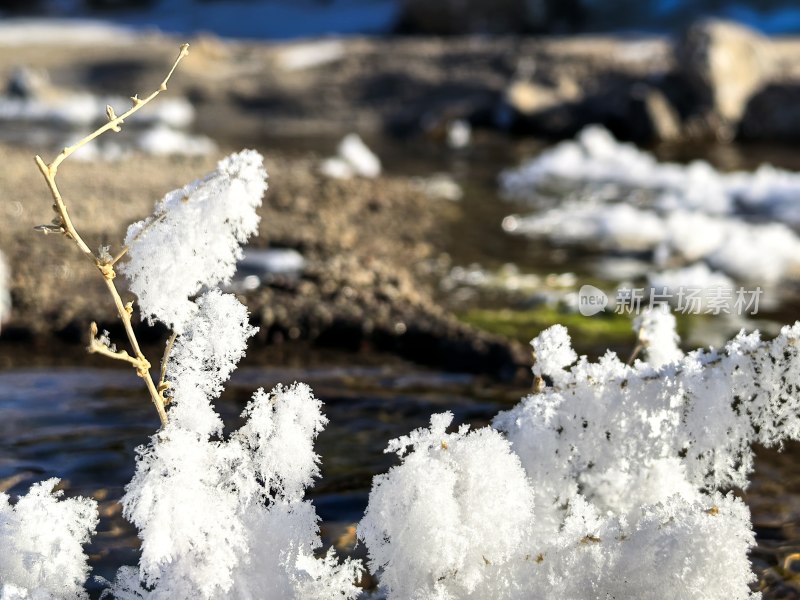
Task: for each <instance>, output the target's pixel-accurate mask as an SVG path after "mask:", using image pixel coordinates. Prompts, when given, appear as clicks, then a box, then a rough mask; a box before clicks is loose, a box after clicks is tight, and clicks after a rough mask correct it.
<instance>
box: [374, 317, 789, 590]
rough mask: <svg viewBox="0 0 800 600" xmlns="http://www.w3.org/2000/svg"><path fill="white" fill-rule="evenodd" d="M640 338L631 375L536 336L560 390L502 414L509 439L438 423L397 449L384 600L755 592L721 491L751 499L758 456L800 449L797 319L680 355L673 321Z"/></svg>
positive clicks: (563, 338)
mask: <svg viewBox="0 0 800 600" xmlns="http://www.w3.org/2000/svg"><path fill="white" fill-rule="evenodd" d="M637 328H638V330H639V335H640V340H641V341H642V342H643V344H644V345H645V346H646V350H647V358H648V361H649V362H643V361H637V362H636V363H635V364H634V365H632V366H629V365H626V364H624V363H623V362H621V361H620V360H619V359H618V358H617V356H616V355H615V354H613V353H608V354H606V355H605V356H603V357H602V358H601V359H600V360H599V361H598V362H596V363H590V362H589V361H588V360H587V359H586V357H581V358H580V359H578V358H577V356H576V354H575V352H574V350H572V347H571V344H570V340H569V337H568V335H567V334H566V330H565V329H564V328H563V327H561V326H555V327H553V328H551V329H549V330H546V331H545V332H543V334H542V335H540V336H539V337H538V338H537V339H536V340H534V342H533V346H534V349H535V353H536V356H537V361H536V367H535V372H536V374H537V375H540V376H541V377H543V378H545V379H546V380H547V381H549V382H552V385H548V386H546V387H544V389H543V390H541V391H540V392H537V393H534V394H532V395H530V396H529V397H527V398H525V399H524V400H523V401H522V402H521V403H520V404H519V405H518V406H516V407H514V408H513V409H511V410H509V411H505V412H501V413H500V414H498V415H497V416H496V417H495V419H494V421H493V426H494V427H495V428H496V429H498V430H499V431H501V432H504V433H505V439H503V438H494V437H492V436H493V435H494V434H493V432H491V430H489V429H482V430H479V431H478V432H474V433H472V434H467V433H466V430H464V429H462V430H460V431H459V432H458V433H456V434H447V433H445V428H446V427H447V425H449V423H450V421H451V419H452V417H451V416H450V415H437V416H435V417H434V418H433V419H432V421H431V428H430V430H418V431H416V432H414V433H412V434H411V435H410V436H409V437H407V438H401V439H400V440H396V441H394V442H392V443H391V444H390V447H389V450H394V451H398V453H399V454H401V456H403V455H405V452H406V450H405V449H406V448H407V447H408V446H411V449H412V452H411V453H410V454H408V455H407V456H405V458H404V461H403V463H402V464H401V465H400V466H398V467H394V468H393V469H391V470H390V471H389V472H388V473H387V474H386V475H381V476H379V477H378V478H376V479H375V481H374V483H373V489H372V493H371V495H370V501H369V506H368V508H367V514H366V516H365V518H364V520H363V521H362V523H361V526H360V537H361V539H363V540H364V541H365V542H366V544H367V547H368V550H369V554H370V564H371V566H372V567H373V569H378V575H379V577H380V584H381V587H382V589H383V591H384V592H385V593H386V595H387V598H389V599H390V600H392V599H401V598H403V599H405V598H436V599H448V600H449V599H452V600H455V599H462V598H467V599H470V600H497V599H509V600H510V599H515V600H516V599H519V600H523V599H528V598H532V597H537V598H538V597H541V598H556V597H557V598H569V599H579V598H643V599H652V600H657V599H660V598H664V597H669V598H680V599H686V600H689V599H692V598H706V599H712V600H731V599H733V600H745V599H754V598H758V597H760V595H759V594H757V593H753V592H751V590H750V584H751V583H752V582H753V581H754V580H755V575H754V574H753V572H752V570H751V568H750V563H749V559H748V552H749V550H750V548H751V547H752V546H753V545H754V544H755V536H754V533H753V531H752V529H751V525H750V518H749V511H748V509H747V507H746V506H745V505H744V503H743V502H742V501H741V500H740V499H738V498H736V497H735V496H734V495H733V494H731V493H730V492H728V493H725V490H728V489H730V488H732V487H742V488H744V487H746V486H747V478H748V475H749V474H750V472H751V471H752V468H753V451H752V449H751V444H752V443H755V442H757V443H760V444H764V445H766V446H775V445H778V444H780V443H781V442H782V441H783V440H786V439H798V438H800V416H799V415H800V410H799V409H800V401H798V399H797V397H796V394H795V393H794V391H795V390H796V389H797V387H798V386H800V352H799V351H798V346H800V323H798V324H796V325H794V326H792V327H788V326H787V327H785V328H784V329H783V330H782V331H781V334H780V335H779V336H778V337H777V338H776V339H774V340H773V341H771V342H762V341H761V340H760V338H759V335H758V333H754V334H749V335H746V334H744V333H741V334H739V335H738V336H737V337H736V338H735V339H733V340H732V341H730V342H729V343H728V344H727V345H726V346H725V347H724V348H723V349H722V350H719V351H713V350H711V351H702V350H698V351H695V352H692V353H690V354H687V355H684V354H683V353H682V352H681V351H680V350H679V349H678V346H677V342H678V340H677V336H676V334H675V331H674V318H670V315H669V314H668V313H665V312H661V311H655V312H652V313H650V314H647V315H645V316H644V317H643V318H642V319H641V320H640V321H639V323H638V324H637ZM576 361H577V362H576ZM470 436H475V438H474V444H469V443H468V442H471V441H472V438H471V437H470ZM489 439H491V440H493V443H492V444H486V445H483V444H482V443H481V444H478V443H477V440H489ZM506 440H507V442H508V443H510V444H511V450H512V451H513V454H509V453H508V447H507V445H506V443H507V442H506ZM459 444H460V445H462V447H463V448H464V449H463V450H461V451H460V452H463V454H459V453H458V452H459V451H458V450H456V449H457V448H459ZM454 450H456V451H455V452H454ZM467 454H468V455H469V461H468V462H465V463H462V462H461V461H460V460H457V459H456V458H455V457H456V456H459V457H460V456H465V455H467ZM515 455H516V456H515ZM517 457H518V458H519V459H520V460H521V463H522V467H523V468H524V470H525V476H526V478H527V483H525V482H523V481H522V480H521V479H520V478H519V476H518V474H517V471H516V468H517V467H516V465H517V463H516V459H517ZM472 466H475V467H476V468H478V469H483V473H482V476H481V477H480V485H476V486H474V487H473V486H472V485H471V484H469V483H467V482H470V481H471V479H470V478H471V476H472V475H471V473H472V471H471V467H472ZM498 469H499V470H498ZM501 490H502V491H501ZM530 493H533V503H531V501H530V496H529V494H530ZM492 496H493V497H494V499H492ZM509 502H516V503H517V506H516V508H515V509H512V508H511V506H509V505H508V504H507V503H509ZM472 514H476V515H480V516H481V520H480V521H479V522H478V523H474V522H473V520H472V516H471V515H472ZM487 522H488V523H489V525H490V527H486V523H487ZM492 552H494V553H493V554H492ZM479 559H480V560H479Z"/></svg>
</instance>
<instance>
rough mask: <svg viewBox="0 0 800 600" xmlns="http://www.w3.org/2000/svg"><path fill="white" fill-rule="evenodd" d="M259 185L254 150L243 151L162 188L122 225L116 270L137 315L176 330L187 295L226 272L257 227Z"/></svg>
mask: <svg viewBox="0 0 800 600" xmlns="http://www.w3.org/2000/svg"><path fill="white" fill-rule="evenodd" d="M266 189H267V183H266V171H265V170H264V167H263V166H262V159H261V156H260V155H259V154H258V153H257V152H255V151H254V150H245V151H243V152H240V153H238V154H233V155H231V156H229V157H227V158H225V159H223V160H221V161H220V162H219V164H218V165H217V170H216V171H214V172H213V173H211V174H210V175H208V176H207V177H205V178H204V179H201V180H198V181H195V182H193V183H190V184H189V185H187V186H185V187H183V188H181V189H178V190H174V191H172V192H170V193H169V194H167V195H166V196H165V197H164V199H163V200H161V202H159V203H158V205H157V206H156V209H155V212H154V214H153V215H152V216H150V217H148V218H147V219H144V220H142V221H139V222H138V223H134V224H133V225H131V226H130V227H129V228H128V233H127V235H126V237H125V245H126V246H128V248H129V250H128V255H129V260H128V262H126V263H125V264H124V265H123V266H122V269H121V271H122V272H123V273H124V274H125V276H126V277H127V278H128V281H129V284H130V289H131V291H132V292H133V293H134V294H136V297H137V298H138V300H139V310H140V311H141V313H142V316H144V317H146V318H148V319H149V320H151V321H153V320H157V321H161V322H162V323H164V324H166V325H168V326H170V327H171V328H172V329H174V330H175V331H177V332H178V333H182V332H183V330H184V328H185V327H186V323H187V321H188V320H189V319H190V318H191V317H192V314H193V313H194V311H195V310H196V306H195V304H194V303H193V302H192V301H191V297H192V296H194V295H195V294H197V293H198V292H199V291H200V290H201V289H203V288H206V287H214V286H216V285H218V284H219V283H222V282H226V281H228V280H229V279H230V277H231V276H232V275H233V273H234V271H235V269H236V261H237V259H239V258H241V256H242V249H241V244H242V243H244V242H245V241H246V240H247V238H248V237H250V236H251V235H253V234H254V233H255V232H256V231H257V229H258V216H257V214H256V208H258V207H259V206H261V197H262V195H263V194H264V191H265V190H266Z"/></svg>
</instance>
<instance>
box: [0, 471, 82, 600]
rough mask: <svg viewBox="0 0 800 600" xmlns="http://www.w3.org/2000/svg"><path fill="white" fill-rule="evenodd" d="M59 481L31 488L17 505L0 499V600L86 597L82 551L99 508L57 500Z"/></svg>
mask: <svg viewBox="0 0 800 600" xmlns="http://www.w3.org/2000/svg"><path fill="white" fill-rule="evenodd" d="M57 484H58V479H49V480H47V481H43V482H41V483H37V484H35V485H33V486H31V489H30V491H29V492H28V493H27V494H26V495H25V496H22V497H21V498H19V500H18V501H17V503H16V504H15V505H13V506H12V505H11V504H10V503H9V500H10V499H9V497H8V496H7V495H6V494H3V493H0V598H2V599H3V600H6V599H8V600H12V599H15V600H16V599H17V598H20V599H21V598H31V599H36V600H73V599H74V600H78V599H83V598H87V597H88V596H87V595H86V593H85V592H84V590H83V582H84V581H85V580H86V577H87V575H88V574H89V567H88V565H87V557H86V555H85V554H84V552H83V545H84V544H86V543H87V542H88V541H89V538H90V536H91V535H92V534H93V533H94V530H95V527H96V525H97V503H96V502H95V501H94V500H89V499H86V498H69V499H65V500H60V499H59V497H60V496H61V495H62V494H63V492H54V491H53V490H54V488H55V486H56V485H57Z"/></svg>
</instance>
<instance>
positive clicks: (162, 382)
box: [158, 331, 178, 406]
mask: <svg viewBox="0 0 800 600" xmlns="http://www.w3.org/2000/svg"><path fill="white" fill-rule="evenodd" d="M177 338H178V334H177V333H175V332H174V331H173V332H172V335H171V336H169V340H167V346H166V348H164V356H162V357H161V376H160V377H159V378H158V393H159V394H160V395H161V400H162V402H164V405H165V406H166V405H167V404H169V398H167V397H166V396H165V395H164V393H165V392H166V391H167V390H168V389H169V388H170V385H169V382H168V381H167V363H168V362H169V355H170V353H171V352H172V346H174V345H175V340H176V339H177Z"/></svg>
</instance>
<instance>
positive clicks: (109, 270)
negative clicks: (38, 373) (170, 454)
mask: <svg viewBox="0 0 800 600" xmlns="http://www.w3.org/2000/svg"><path fill="white" fill-rule="evenodd" d="M187 54H189V44H183V45H182V46H181V47H180V52H179V53H178V57H177V58H176V59H175V62H174V63H173V64H172V68H171V69H170V70H169V72H168V73H167V76H166V77H165V78H164V80H163V81H162V82H161V85H160V86H159V87H158V89H157V90H155V91H154V92H153V93H151V94H150V95H149V96H147V97H145V98H139V96H138V95H135V96H133V97H132V98H131V101H132V103H133V105H132V106H131V108H129V109H128V110H127V111H125V112H124V113H122V114H121V115H119V116H117V114H116V113H115V112H114V109H113V108H111V107H110V106H109V107H107V108H106V116H107V117H108V123H106V124H105V125H103V126H102V127H99V128H98V129H96V130H95V131H94V132H92V133H90V134H89V135H87V136H86V137H84V138H83V139H81V140H79V141H78V142H76V143H75V144H73V145H72V146H68V147H67V148H64V149H63V150H62V151H61V153H60V154H59V155H58V156H56V157H55V159H53V161H52V162H51V163H50V164H47V163H45V162H44V160H42V158H41V157H40V156H36V158H35V161H36V166H37V167H39V171H41V173H42V176H43V177H44V179H45V181H46V182H47V187H48V188H49V190H50V194H51V195H52V197H53V211H54V212H55V213H56V218H55V219H54V220H53V223H52V224H51V225H40V226H39V227H36V229H37V230H38V231H41V232H42V233H61V234H62V235H64V236H65V237H67V238H69V239H71V240H72V241H73V242H75V244H76V245H77V246H78V249H79V250H80V251H81V253H82V254H83V255H84V256H86V258H87V259H89V260H90V261H91V262H92V263H93V264H94V265H95V267H96V268H97V269H98V270H99V271H100V273H101V275H102V277H103V281H104V282H105V284H106V287H107V288H108V291H109V293H110V294H111V297H112V299H113V300H114V305H115V307H116V309H117V314H118V315H119V318H120V320H121V321H122V324H123V326H124V327H125V334H126V335H127V338H128V342H129V343H130V346H131V349H132V351H133V355H130V354H128V352H127V351H125V350H122V351H116V350H112V349H111V348H109V347H108V346H107V345H106V344H105V343H103V342H102V341H101V340H99V339H98V338H97V325H96V324H94V323H92V328H91V339H90V342H89V348H88V350H89V352H93V353H97V354H102V355H103V356H107V357H109V358H112V359H114V360H121V361H124V362H127V363H129V364H131V366H133V367H134V368H135V369H136V373H137V375H139V377H141V378H142V379H143V380H144V382H145V386H146V387H147V391H148V392H149V394H150V398H151V400H152V401H153V404H154V405H155V407H156V411H157V412H158V416H159V418H160V419H161V425H162V426H164V425H166V424H167V413H166V410H165V409H164V405H165V403H166V402H165V398H164V391H165V389H166V386H167V384H166V382H165V377H166V373H165V372H164V370H165V368H166V363H167V358H168V354H169V351H170V349H171V348H172V343H173V342H174V337H175V336H174V335H173V337H172V338H170V343H169V344H168V345H167V350H166V351H165V354H164V359H163V363H162V372H161V379H160V381H159V385H158V388H157V387H156V384H155V383H154V382H153V378H152V376H151V375H150V363H149V362H148V360H147V359H146V358H145V356H144V354H143V353H142V350H141V348H140V346H139V341H138V340H137V339H136V334H135V333H134V331H133V326H132V324H131V315H132V314H133V305H132V303H131V302H128V303H127V304H124V303H123V302H122V298H121V297H120V295H119V291H118V290H117V287H116V285H115V284H114V277H115V276H116V273H115V272H114V265H115V264H116V263H117V261H118V260H120V259H121V258H122V257H123V256H124V255H125V253H126V252H127V248H125V249H124V250H122V251H121V252H120V253H119V254H118V255H117V256H116V257H115V258H114V259H112V260H111V261H107V260H103V259H101V258H100V257H99V256H98V255H96V254H95V253H94V252H93V251H92V249H91V248H90V247H89V246H88V244H86V242H85V241H84V240H83V238H82V237H81V236H80V234H79V233H78V231H77V230H76V229H75V226H74V224H73V223H72V219H71V218H70V215H69V211H68V210H67V206H66V203H65V202H64V199H63V197H62V196H61V192H60V190H59V189H58V185H57V184H56V174H57V173H58V167H59V166H60V165H61V163H62V162H64V161H65V160H66V159H67V158H69V156H70V155H71V154H73V153H74V152H75V151H76V150H78V149H79V148H81V147H83V146H85V145H86V144H88V143H89V142H91V141H92V140H94V139H95V138H97V137H99V136H100V135H102V134H104V133H105V132H107V131H120V130H121V126H122V124H123V123H124V122H125V119H127V118H128V117H130V116H131V115H133V114H134V113H135V112H137V111H138V110H139V109H141V108H142V107H143V106H145V105H146V104H148V103H149V102H150V101H152V100H153V99H154V98H155V97H156V96H158V95H159V94H160V93H161V92H163V91H166V89H167V83H168V82H169V80H170V78H171V77H172V74H173V73H174V72H175V69H176V68H177V67H178V64H179V63H180V62H181V60H183V58H184V57H185V56H186V55H187Z"/></svg>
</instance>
